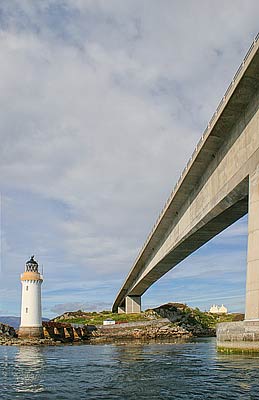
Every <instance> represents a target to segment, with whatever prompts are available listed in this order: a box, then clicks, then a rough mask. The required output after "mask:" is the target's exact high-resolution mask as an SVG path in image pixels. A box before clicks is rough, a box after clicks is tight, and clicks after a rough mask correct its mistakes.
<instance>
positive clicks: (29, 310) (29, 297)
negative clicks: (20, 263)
mask: <svg viewBox="0 0 259 400" xmlns="http://www.w3.org/2000/svg"><path fill="white" fill-rule="evenodd" d="M38 267H39V265H38V263H37V261H35V260H34V256H32V257H31V259H30V260H29V261H27V262H26V264H25V271H24V273H23V274H21V282H22V307H21V325H20V328H19V336H20V337H25V336H26V337H42V335H43V328H42V316H41V284H42V282H43V277H42V275H41V274H40V273H39V271H38Z"/></svg>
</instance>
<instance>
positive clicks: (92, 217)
mask: <svg viewBox="0 0 259 400" xmlns="http://www.w3.org/2000/svg"><path fill="white" fill-rule="evenodd" d="M248 3H249V6H248V5H247V4H248ZM248 3H247V2H246V4H244V3H243V2H242V1H238V2H237V5H235V7H233V3H232V2H230V1H226V2H225V3H224V7H221V8H220V9H219V10H217V13H215V10H212V9H211V7H209V5H208V3H207V2H206V1H203V0H199V1H198V2H197V1H189V2H188V5H187V3H183V2H180V1H175V2H169V1H165V2H163V3H162V4H160V3H159V5H158V3H157V2H155V1H152V0H151V1H148V2H147V1H145V0H144V1H142V2H139V1H134V0H133V1H123V2H117V1H113V0H112V1H109V2H107V1H101V0H96V1H87V2H85V1H79V0H77V1H70V0H63V1H57V2H54V3H53V2H52V1H45V2H34V1H32V0H26V1H24V2H22V3H21V2H19V1H17V0H10V1H8V2H4V1H0V11H1V12H0V20H1V30H0V46H1V54H0V73H1V76H2V77H4V79H2V80H1V83H0V89H1V90H0V104H1V107H0V117H1V118H0V121H1V122H0V124H1V126H0V127H1V129H0V132H1V133H0V136H1V150H0V153H1V157H0V165H1V177H0V185H1V191H2V194H3V195H2V199H3V200H2V216H3V217H2V232H3V235H4V246H3V249H4V250H3V252H4V254H3V257H2V260H3V262H2V276H1V285H7V284H8V287H9V288H14V287H16V285H17V282H18V279H19V274H20V272H22V270H23V265H24V262H25V260H26V259H27V257H29V256H30V255H31V253H32V252H33V253H35V254H36V255H37V257H38V259H39V261H40V264H44V270H45V271H46V274H47V275H46V277H49V278H50V277H51V279H52V281H48V282H47V281H46V285H45V287H46V289H44V290H47V287H49V288H50V287H51V288H54V283H55V284H57V286H58V287H61V288H62V286H63V287H64V288H65V287H66V285H67V282H69V281H70V282H73V286H74V285H75V286H78V287H80V284H81V282H83V283H84V284H85V287H88V286H87V285H88V282H89V281H91V282H92V283H93V284H95V285H96V287H98V285H101V284H102V282H103V280H105V282H107V285H110V287H111V291H110V293H109V294H107V301H108V302H111V303H112V301H113V298H114V297H115V294H116V291H117V290H118V288H119V287H120V285H121V283H122V280H123V279H124V277H125V275H126V273H127V272H128V271H129V269H130V267H131V265H132V263H133V260H134V259H135V256H136V254H137V252H138V249H139V248H140V247H141V246H142V243H143V242H144V240H145V238H146V236H147V234H148V232H149V230H150V229H151V227H152V225H153V223H154V221H155V220H156V217H157V215H158V214H159V212H160V210H161V208H162V206H163V204H164V202H165V200H166V198H167V197H168V195H169V193H170V192H171V190H172V188H173V186H174V184H175V182H176V180H177V179H178V176H179V174H180V172H181V170H182V169H183V168H184V166H185V164H186V162H187V160H188V158H189V156H190V154H191V153H192V151H193V148H194V146H195V143H196V142H197V141H198V139H199V137H200V135H201V133H202V131H203V129H204V127H205V125H206V123H207V121H208V120H209V119H210V117H211V115H212V113H213V112H214V109H215V107H216V105H217V103H218V102H219V100H220V98H221V96H222V95H223V93H224V91H225V89H226V86H227V85H228V83H229V81H230V80H231V78H232V76H233V74H234V72H235V69H236V68H237V67H238V65H239V63H240V62H241V59H242V57H243V55H244V53H245V50H246V49H247V48H248V46H249V44H250V42H251V40H252V38H253V36H254V35H255V34H256V33H257V32H256V29H257V25H258V23H257V18H256V16H257V15H258V11H259V5H258V2H256V1H251V0H250V1H248ZM147 9H148V12H147ZM237 236H238V235H237V233H235V232H234V231H233V234H230V235H229V238H228V240H229V244H230V245H232V244H231V243H230V242H231V240H232V241H233V237H237ZM226 261H227V262H228V264H229V262H230V260H229V259H228V260H226ZM3 273H4V274H8V279H5V280H3V279H2V277H3ZM168 279H170V277H168ZM7 282H8V283H7ZM51 290H52V289H51ZM16 291H17V292H18V289H16ZM59 293H60V292H59ZM58 296H59V294H58V293H56V301H55V294H52V297H51V299H50V298H49V300H48V308H49V309H50V308H51V307H52V306H51V304H52V305H53V304H56V303H57V302H58V301H59V300H57V298H58ZM92 300H93V302H94V299H91V302H92ZM105 301H106V300H105ZM61 303H62V301H61ZM16 309H18V306H17V307H16Z"/></svg>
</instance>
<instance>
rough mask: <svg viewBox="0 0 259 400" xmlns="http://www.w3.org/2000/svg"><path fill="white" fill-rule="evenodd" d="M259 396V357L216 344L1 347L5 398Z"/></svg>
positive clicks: (2, 394) (242, 399)
mask: <svg viewBox="0 0 259 400" xmlns="http://www.w3.org/2000/svg"><path fill="white" fill-rule="evenodd" d="M34 398H35V399H37V400H56V399H60V400H74V399H87V400H96V399H104V400H110V399H114V400H115V399H116V400H117V399H122V400H138V399H141V400H142V399H143V400H160V399H161V400H167V399H168V400H169V399H170V400H171V399H186V400H192V399H200V400H204V399H216V400H218V399H226V400H232V399H233V400H236V399H240V400H246V399H247V400H251V399H259V356H258V355H254V356H251V355H248V356H242V355H224V354H221V353H217V352H216V348H215V339H214V338H208V339H206V338H203V339H199V340H193V341H190V342H185V343H181V342H177V343H148V344H145V343H143V342H141V343H135V342H134V344H129V343H127V344H125V345H112V344H109V345H95V346H88V345H82V346H57V347H20V348H18V347H5V346H0V399H1V400H2V399H4V400H13V399H21V400H28V399H34Z"/></svg>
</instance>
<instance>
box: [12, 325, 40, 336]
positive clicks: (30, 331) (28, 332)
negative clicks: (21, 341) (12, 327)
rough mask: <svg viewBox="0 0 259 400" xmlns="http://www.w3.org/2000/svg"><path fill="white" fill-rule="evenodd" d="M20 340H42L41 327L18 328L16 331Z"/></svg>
mask: <svg viewBox="0 0 259 400" xmlns="http://www.w3.org/2000/svg"><path fill="white" fill-rule="evenodd" d="M18 337H20V338H26V337H27V338H44V334H43V328H42V326H20V328H19V331H18Z"/></svg>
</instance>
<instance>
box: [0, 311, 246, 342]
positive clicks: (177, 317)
mask: <svg viewBox="0 0 259 400" xmlns="http://www.w3.org/2000/svg"><path fill="white" fill-rule="evenodd" d="M243 319H244V315H243V314H212V313H210V312H206V311H205V312H203V311H201V310H199V309H198V308H195V309H193V308H191V307H189V306H187V305H186V304H181V303H167V304H164V305H161V306H159V307H157V308H153V309H148V310H146V311H144V312H141V313H140V314H115V313H111V312H110V311H102V312H85V311H82V310H78V311H72V312H66V313H64V314H62V315H60V316H58V317H56V318H54V319H53V320H51V321H47V322H43V337H42V338H35V337H34V338H30V337H26V338H22V337H19V338H18V337H17V336H18V335H17V332H16V331H15V329H14V328H12V327H9V326H8V325H5V324H1V321H0V344H1V345H59V344H63V343H70V344H73V343H75V344H76V343H86V344H96V343H98V344H99V343H121V342H129V341H132V340H142V341H150V340H163V339H166V340H175V339H181V340H189V339H190V338H193V337H201V336H215V334H216V325H217V323H220V322H232V321H242V320H243ZM105 321H107V322H106V323H107V324H106V323H105Z"/></svg>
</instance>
